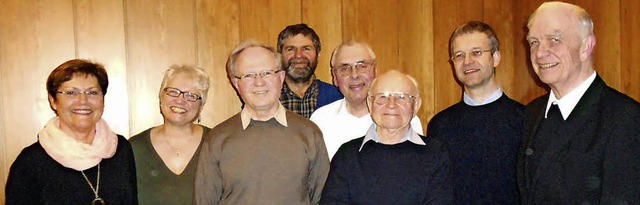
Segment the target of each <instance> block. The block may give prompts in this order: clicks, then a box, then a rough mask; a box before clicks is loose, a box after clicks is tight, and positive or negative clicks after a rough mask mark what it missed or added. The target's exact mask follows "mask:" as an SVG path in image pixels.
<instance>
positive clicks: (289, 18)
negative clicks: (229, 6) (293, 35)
mask: <svg viewBox="0 0 640 205" xmlns="http://www.w3.org/2000/svg"><path fill="white" fill-rule="evenodd" d="M301 12H302V10H301V3H300V2H299V1H289V0H270V1H254V0H241V1H240V39H241V40H246V39H254V40H257V41H259V42H263V43H267V44H269V45H271V46H273V47H274V48H275V47H276V44H277V41H278V33H280V31H281V30H282V29H284V28H285V27H286V26H288V25H291V24H298V23H301V21H302V14H301Z"/></svg>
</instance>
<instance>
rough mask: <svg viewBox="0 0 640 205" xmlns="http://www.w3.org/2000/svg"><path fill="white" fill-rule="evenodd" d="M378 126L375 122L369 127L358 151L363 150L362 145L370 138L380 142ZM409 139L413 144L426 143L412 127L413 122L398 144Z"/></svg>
mask: <svg viewBox="0 0 640 205" xmlns="http://www.w3.org/2000/svg"><path fill="white" fill-rule="evenodd" d="M376 127H377V125H376V124H375V123H374V124H373V125H371V127H369V130H368V131H367V134H366V135H364V140H362V145H360V149H358V152H359V151H362V147H364V144H365V143H367V142H368V141H369V140H373V141H374V142H376V143H380V138H379V137H378V133H377V132H376ZM407 140H408V141H409V142H412V143H413V144H417V145H426V144H425V143H424V141H422V138H420V136H419V135H418V133H416V131H414V130H413V128H412V127H411V124H409V130H408V131H407V132H406V133H405V134H404V137H403V138H402V139H401V140H400V142H398V144H399V143H403V142H405V141H407Z"/></svg>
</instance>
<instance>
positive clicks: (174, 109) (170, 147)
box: [129, 65, 210, 204]
mask: <svg viewBox="0 0 640 205" xmlns="http://www.w3.org/2000/svg"><path fill="white" fill-rule="evenodd" d="M208 91H209V76H207V74H206V73H205V72H204V71H203V70H201V69H199V68H196V67H192V66H176V65H174V66H171V67H170V68H169V69H167V70H166V71H165V73H164V78H163V79H162V84H161V86H160V92H159V98H160V114H162V117H163V118H164V123H163V124H162V125H159V126H156V127H152V128H149V129H147V130H145V131H143V132H142V133H140V134H137V135H135V136H133V137H131V139H129V140H130V142H131V145H132V146H133V152H134V156H135V160H136V169H137V174H138V199H139V202H140V204H193V203H192V201H193V180H194V177H195V170H196V164H197V161H198V156H199V153H200V147H201V144H202V138H203V137H204V135H205V134H206V133H207V132H208V131H209V130H210V128H208V127H205V126H202V125H199V124H195V123H194V122H195V121H196V120H198V119H199V118H200V112H201V111H202V108H204V104H205V102H206V101H207V92H208Z"/></svg>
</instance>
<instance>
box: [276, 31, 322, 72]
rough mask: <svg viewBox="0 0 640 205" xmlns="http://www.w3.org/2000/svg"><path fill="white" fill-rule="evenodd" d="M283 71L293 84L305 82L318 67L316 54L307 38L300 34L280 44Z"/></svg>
mask: <svg viewBox="0 0 640 205" xmlns="http://www.w3.org/2000/svg"><path fill="white" fill-rule="evenodd" d="M281 52H282V57H283V62H282V65H283V66H284V70H285V71H286V73H287V76H289V77H290V78H291V79H292V80H294V81H295V82H307V81H308V80H309V79H311V76H312V75H313V73H314V72H315V71H316V67H317V66H318V53H316V48H315V46H314V45H313V41H311V39H310V38H309V37H306V36H304V35H302V34H298V35H295V36H293V37H289V38H287V39H285V40H284V41H283V42H282V51H281Z"/></svg>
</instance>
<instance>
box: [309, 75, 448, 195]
mask: <svg viewBox="0 0 640 205" xmlns="http://www.w3.org/2000/svg"><path fill="white" fill-rule="evenodd" d="M421 102H422V101H421V99H420V96H419V91H418V83H417V82H416V81H415V79H414V78H412V77H411V76H409V75H406V74H403V73H400V72H398V71H395V70H392V71H389V72H388V73H386V74H384V75H381V76H379V77H378V78H376V79H375V80H373V82H372V84H371V88H370V89H369V92H368V97H367V106H368V108H369V110H370V111H371V117H372V118H373V122H374V124H373V125H371V126H370V128H369V130H368V131H367V132H366V134H365V135H364V137H360V138H357V139H354V140H351V141H349V142H347V143H345V144H343V145H342V146H340V148H339V149H338V152H337V153H336V154H335V156H334V157H333V160H332V161H331V170H330V171H329V177H328V178H327V183H326V184H325V187H324V190H323V192H322V198H321V201H320V204H374V205H375V204H438V205H440V204H449V203H450V201H451V194H452V193H451V186H450V184H449V181H450V179H449V157H448V155H447V151H446V148H445V147H444V146H443V144H442V143H440V142H439V141H437V140H435V139H434V138H426V137H424V136H422V135H419V134H418V133H416V132H415V131H414V129H412V125H411V124H410V121H411V119H412V118H413V117H415V116H416V113H417V112H418V109H419V108H420V104H421ZM345 126H349V125H345Z"/></svg>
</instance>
